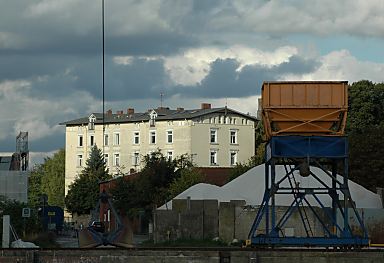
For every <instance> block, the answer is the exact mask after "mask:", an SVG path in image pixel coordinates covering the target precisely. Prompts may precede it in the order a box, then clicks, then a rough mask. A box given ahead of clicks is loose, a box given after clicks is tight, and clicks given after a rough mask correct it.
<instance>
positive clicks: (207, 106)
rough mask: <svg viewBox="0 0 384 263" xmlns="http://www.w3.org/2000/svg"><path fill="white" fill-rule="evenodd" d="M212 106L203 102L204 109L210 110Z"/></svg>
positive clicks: (202, 107)
mask: <svg viewBox="0 0 384 263" xmlns="http://www.w3.org/2000/svg"><path fill="white" fill-rule="evenodd" d="M210 108H211V104H210V103H201V109H202V110H209V109H210Z"/></svg>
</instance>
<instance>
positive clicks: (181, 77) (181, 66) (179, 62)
mask: <svg viewBox="0 0 384 263" xmlns="http://www.w3.org/2000/svg"><path fill="white" fill-rule="evenodd" d="M297 52H298V51H297V49H296V48H295V47H292V46H284V47H280V48H278V49H276V50H274V51H272V52H268V51H262V50H260V49H257V48H250V47H247V46H244V45H234V46H231V47H229V48H225V49H223V48H217V47H202V48H193V49H188V50H186V51H185V52H184V53H183V54H180V55H175V56H169V57H165V58H164V61H165V62H164V66H165V69H166V71H167V73H168V74H169V77H170V78H171V80H172V81H173V82H174V83H175V84H180V85H195V84H197V83H200V81H201V80H203V79H204V78H205V77H206V76H207V75H208V74H209V71H210V64H211V63H212V62H214V61H215V60H217V59H223V60H224V59H235V60H237V61H238V62H239V64H240V65H239V68H238V69H237V70H238V71H241V69H242V68H243V67H244V66H246V65H255V64H259V65H264V66H274V65H278V64H281V63H283V62H287V61H288V60H289V58H290V57H291V56H293V55H296V54H297Z"/></svg>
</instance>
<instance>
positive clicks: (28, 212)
mask: <svg viewBox="0 0 384 263" xmlns="http://www.w3.org/2000/svg"><path fill="white" fill-rule="evenodd" d="M21 216H22V217H31V208H28V207H24V208H23V211H22V213H21Z"/></svg>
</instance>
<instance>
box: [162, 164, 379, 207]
mask: <svg viewBox="0 0 384 263" xmlns="http://www.w3.org/2000/svg"><path fill="white" fill-rule="evenodd" d="M311 171H312V172H313V173H314V174H315V175H316V176H318V177H319V179H321V180H322V181H324V182H326V183H327V184H328V185H330V183H328V182H331V179H330V177H329V176H328V175H327V174H326V173H324V172H323V171H322V170H321V169H319V168H316V167H311ZM285 174H286V172H285V169H284V166H282V165H279V166H276V181H278V180H279V179H280V178H282V177H283V176H284V175H285ZM295 177H296V178H298V179H297V182H298V183H299V184H300V186H301V187H322V185H321V184H320V183H319V181H318V180H316V178H315V177H313V176H308V177H301V176H295ZM264 179H265V176H264V164H262V165H259V166H256V167H254V168H252V169H250V170H249V171H247V172H246V173H244V174H242V175H241V176H239V177H237V178H236V179H234V180H232V181H231V182H229V183H227V184H226V185H223V186H222V187H219V186H215V185H210V184H204V183H200V184H196V185H194V186H192V187H190V188H188V189H187V190H185V191H184V192H182V193H181V194H179V195H178V196H176V197H175V198H174V199H186V198H187V197H190V198H191V200H207V199H214V200H218V201H219V202H229V201H230V200H245V201H246V204H247V205H252V206H254V205H260V204H261V202H262V200H263V195H264V189H265V184H264ZM342 179H343V178H342V177H341V176H338V180H339V181H341V180H342ZM348 184H349V189H350V192H351V195H352V199H353V201H354V202H355V204H356V207H357V208H382V204H381V198H380V196H379V195H378V194H375V193H373V192H371V191H369V190H367V189H366V188H364V187H362V186H361V185H358V184H356V183H354V182H352V181H350V180H349V182H348ZM280 187H289V183H288V180H285V181H284V183H282V184H281V185H280ZM317 197H318V198H319V199H320V200H321V202H322V203H323V205H324V206H327V207H329V206H331V199H330V197H329V195H328V194H325V195H320V194H319V195H317ZM339 197H340V198H343V195H341V194H339ZM307 199H308V201H309V202H310V203H311V205H314V206H320V205H318V203H317V202H316V200H315V199H314V198H313V197H310V196H308V195H307ZM292 200H293V199H292V195H281V194H279V195H276V205H278V206H287V205H290V204H291V202H292ZM167 208H168V209H172V200H171V201H169V202H168V203H167V204H166V205H163V206H161V207H160V208H159V209H167Z"/></svg>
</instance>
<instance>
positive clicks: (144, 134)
mask: <svg viewBox="0 0 384 263" xmlns="http://www.w3.org/2000/svg"><path fill="white" fill-rule="evenodd" d="M103 118H104V121H103ZM257 122H258V121H257V119H256V117H253V116H250V115H248V114H244V113H241V112H238V111H236V110H233V109H229V108H227V107H222V108H211V104H207V103H203V104H202V105H201V108H199V109H193V110H185V109H183V108H177V109H175V110H172V109H169V108H165V107H159V108H157V109H151V110H148V111H147V112H144V113H135V111H134V109H131V108H130V109H128V110H127V112H123V111H117V112H116V113H115V114H112V111H111V110H109V111H107V113H106V114H104V116H103V114H101V113H93V114H90V115H89V116H88V117H84V118H80V119H76V120H71V121H67V122H64V123H62V124H63V125H65V126H66V132H65V133H66V147H65V150H66V155H65V156H66V157H65V158H66V160H65V189H66V193H67V191H68V185H69V184H70V183H71V182H73V180H74V179H75V177H76V175H77V174H79V173H80V172H81V170H82V169H83V168H84V166H85V162H86V160H87V159H88V156H89V154H90V150H91V147H92V146H93V145H97V146H98V147H99V148H100V149H102V151H103V154H104V157H105V161H106V163H107V166H108V168H109V171H110V173H112V174H118V173H129V172H131V171H138V170H140V168H141V167H142V163H141V160H142V157H143V156H144V155H147V154H149V153H151V152H154V151H156V150H161V152H162V153H163V154H164V155H165V156H167V157H168V158H169V159H173V158H175V157H178V156H180V155H183V154H188V155H189V156H190V157H191V158H192V161H193V163H194V164H195V165H197V166H199V167H231V166H234V165H236V163H238V162H245V161H247V160H248V159H249V158H250V157H252V156H253V155H254V154H255V127H256V125H257Z"/></svg>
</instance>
